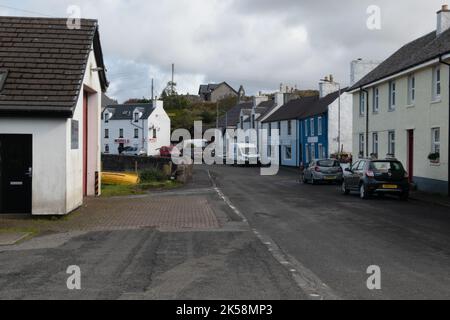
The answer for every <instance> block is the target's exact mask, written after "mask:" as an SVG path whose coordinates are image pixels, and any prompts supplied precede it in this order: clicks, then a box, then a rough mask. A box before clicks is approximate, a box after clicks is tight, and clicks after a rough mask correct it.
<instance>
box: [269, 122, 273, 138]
mask: <svg viewBox="0 0 450 320" xmlns="http://www.w3.org/2000/svg"><path fill="white" fill-rule="evenodd" d="M271 136H272V124H271V123H269V137H271Z"/></svg>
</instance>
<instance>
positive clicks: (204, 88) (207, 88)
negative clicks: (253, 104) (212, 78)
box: [198, 82, 237, 95]
mask: <svg viewBox="0 0 450 320" xmlns="http://www.w3.org/2000/svg"><path fill="white" fill-rule="evenodd" d="M223 84H224V85H226V86H228V87H229V88H230V89H231V90H233V91H234V92H236V90H234V88H233V87H232V86H230V85H229V84H228V83H226V82H222V83H210V84H202V85H200V88H199V90H198V94H199V95H205V94H210V93H211V92H213V91H214V90H216V89H217V88H218V87H219V86H221V85H223ZM236 94H237V92H236Z"/></svg>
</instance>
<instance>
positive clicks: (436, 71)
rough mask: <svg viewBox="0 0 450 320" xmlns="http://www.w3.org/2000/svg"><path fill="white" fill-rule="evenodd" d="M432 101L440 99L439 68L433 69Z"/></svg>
mask: <svg viewBox="0 0 450 320" xmlns="http://www.w3.org/2000/svg"><path fill="white" fill-rule="evenodd" d="M432 98H433V101H438V100H439V99H440V98H441V68H440V67H435V68H433V97H432Z"/></svg>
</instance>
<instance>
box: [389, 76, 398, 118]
mask: <svg viewBox="0 0 450 320" xmlns="http://www.w3.org/2000/svg"><path fill="white" fill-rule="evenodd" d="M396 103H397V84H396V83H395V81H391V82H389V111H394V110H395V105H396Z"/></svg>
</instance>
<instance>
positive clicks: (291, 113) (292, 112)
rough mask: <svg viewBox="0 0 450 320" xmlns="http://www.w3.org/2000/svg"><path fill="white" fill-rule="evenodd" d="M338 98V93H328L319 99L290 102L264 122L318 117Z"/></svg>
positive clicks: (309, 98) (315, 97)
mask: <svg viewBox="0 0 450 320" xmlns="http://www.w3.org/2000/svg"><path fill="white" fill-rule="evenodd" d="M347 89H348V88H344V89H342V90H341V94H342V93H345V91H347ZM338 98H339V91H336V92H333V93H330V94H329V95H327V96H325V97H323V98H319V97H317V96H313V97H304V98H300V99H295V100H291V101H289V102H288V103H286V104H285V105H283V106H281V107H280V109H278V110H277V111H276V112H275V113H274V114H272V115H271V116H270V117H269V118H267V119H266V120H265V121H264V122H265V123H267V122H277V121H284V120H291V119H305V118H309V117H312V116H316V115H320V114H323V113H325V112H327V111H328V107H329V105H330V104H332V103H333V102H334V101H336V99H338Z"/></svg>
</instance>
